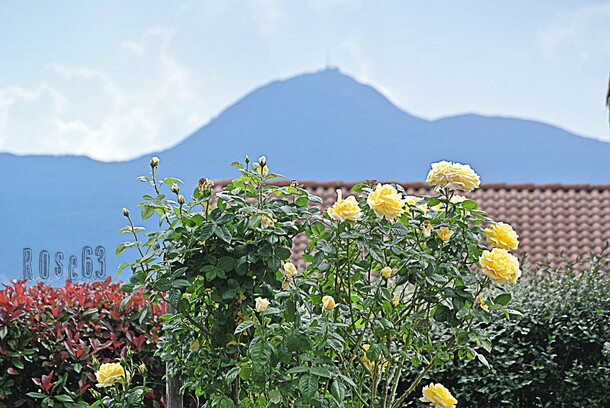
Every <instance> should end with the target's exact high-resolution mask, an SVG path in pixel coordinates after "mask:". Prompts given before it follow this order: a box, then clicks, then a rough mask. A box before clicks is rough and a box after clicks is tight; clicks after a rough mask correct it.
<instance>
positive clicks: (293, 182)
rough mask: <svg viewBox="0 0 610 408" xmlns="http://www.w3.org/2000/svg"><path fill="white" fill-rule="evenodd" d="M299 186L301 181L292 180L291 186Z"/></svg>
mask: <svg viewBox="0 0 610 408" xmlns="http://www.w3.org/2000/svg"><path fill="white" fill-rule="evenodd" d="M298 186H299V182H298V181H296V180H292V181H290V187H294V188H297V187H298Z"/></svg>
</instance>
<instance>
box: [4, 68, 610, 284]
mask: <svg viewBox="0 0 610 408" xmlns="http://www.w3.org/2000/svg"><path fill="white" fill-rule="evenodd" d="M245 154H249V155H250V157H252V158H253V159H256V158H257V157H258V156H259V155H261V154H265V155H266V156H267V158H268V161H269V165H270V167H271V169H272V170H273V171H278V172H280V173H282V174H285V175H286V176H287V177H289V178H291V179H292V178H294V179H299V180H312V179H314V180H320V181H322V180H333V179H334V180H337V179H342V180H346V181H353V180H363V179H378V180H401V181H421V180H423V179H424V178H425V176H426V173H427V171H428V168H429V166H430V163H431V162H434V161H438V160H443V159H445V160H452V161H459V162H462V163H469V164H471V165H472V167H473V168H474V169H475V170H476V171H477V172H478V173H479V174H481V175H482V181H483V182H494V181H497V182H500V181H504V182H536V183H546V182H562V183H610V144H609V143H604V142H600V141H596V140H592V139H587V138H584V137H580V136H577V135H574V134H571V133H569V132H567V131H565V130H562V129H559V128H557V127H554V126H550V125H546V124H542V123H539V122H535V121H528V120H521V119H513V118H502V117H484V116H479V115H460V116H455V117H449V118H444V119H440V120H436V121H427V120H423V119H420V118H417V117H415V116H413V115H410V114H408V113H406V112H404V111H403V110H401V109H399V108H398V107H396V106H395V105H393V104H392V103H391V102H390V101H388V100H387V99H386V98H385V97H384V96H383V95H381V94H380V93H379V92H377V91H376V90H375V89H374V88H372V87H370V86H367V85H363V84H361V83H359V82H357V81H355V80H354V79H352V78H350V77H349V76H346V75H343V74H342V73H340V72H339V71H338V70H336V69H327V70H324V71H321V72H317V73H312V74H305V75H300V76H297V77H295V78H291V79H288V80H284V81H275V82H272V83H271V84H268V85H266V86H263V87H261V88H259V89H257V90H255V91H253V92H252V93H250V94H249V95H247V96H245V97H244V98H243V99H241V100H240V101H238V102H237V103H235V104H234V105H232V106H231V107H229V108H228V109H227V110H225V111H224V112H223V113H222V114H221V115H219V116H218V117H217V118H215V119H214V120H213V121H211V122H210V123H209V124H207V125H205V126H204V127H202V128H201V129H199V130H198V131H196V132H195V133H194V134H192V135H191V136H189V137H188V138H186V139H185V140H184V141H183V142H181V143H179V144H178V145H176V146H174V147H173V148H171V149H168V150H166V151H163V152H159V153H157V154H156V155H158V156H159V157H160V158H161V167H160V173H161V175H162V176H163V177H165V176H174V177H179V178H181V179H182V180H184V181H185V182H186V184H187V186H188V188H187V191H190V189H191V188H193V187H194V186H195V185H196V181H197V179H198V178H199V177H203V176H205V177H208V178H215V179H220V178H230V177H234V176H236V175H238V173H237V172H236V170H235V169H234V168H231V167H229V165H228V164H229V163H230V162H232V161H236V160H242V159H243V156H244V155H245ZM149 157H150V156H149V155H147V156H146V157H141V158H138V159H136V160H132V161H128V162H119V163H101V162H97V161H94V160H91V159H88V158H85V157H76V156H58V157H53V156H15V155H11V154H0V175H2V177H0V189H1V190H0V191H2V192H3V193H2V194H1V195H0V213H1V214H3V218H2V221H3V222H2V224H1V225H2V227H1V231H2V236H3V239H2V246H1V247H0V281H2V280H6V278H7V277H8V278H17V277H21V276H22V275H23V272H24V270H25V271H26V272H28V271H29V270H30V269H29V268H31V270H32V274H33V276H34V277H35V278H36V277H38V278H40V274H41V271H42V274H43V275H44V276H43V277H44V278H45V279H52V278H53V277H56V278H57V279H56V281H57V282H60V281H63V279H65V278H66V276H67V275H68V274H69V273H68V271H69V270H70V271H71V273H72V274H76V275H75V276H76V277H77V278H78V279H82V277H83V274H84V275H86V276H87V275H88V274H89V272H91V274H92V276H95V273H96V271H99V272H102V270H103V269H104V270H105V274H110V275H114V273H115V272H114V271H116V268H117V265H118V264H119V263H120V262H122V261H123V260H125V259H127V258H122V259H119V258H117V257H115V256H114V247H115V246H116V245H117V244H118V243H120V242H121V241H122V240H123V239H125V237H122V236H120V235H119V234H117V233H116V231H117V230H118V229H119V228H120V227H122V226H123V225H124V224H125V222H124V221H125V220H124V218H123V217H122V215H121V208H122V207H128V208H130V209H131V211H132V213H134V214H135V213H138V211H137V207H136V205H137V203H138V201H139V197H140V196H141V195H142V194H144V193H147V192H149V191H148V190H147V189H146V187H147V186H146V185H145V184H144V183H139V182H137V181H136V180H135V179H136V177H137V176H139V175H142V174H146V173H147V172H148V161H149ZM150 226H153V227H154V225H150ZM98 247H100V248H98ZM27 248H29V249H30V251H28V250H27ZM102 248H103V249H102ZM24 249H25V250H24ZM44 251H47V252H44ZM71 257H72V258H71ZM47 265H48V268H47ZM83 265H84V268H83ZM59 266H61V267H59ZM56 267H57V272H58V274H57V275H54V274H55V270H56V269H55V268H56ZM47 270H48V273H49V276H48V277H47V276H46V275H45V273H46V271H47ZM59 272H61V275H60V274H59Z"/></svg>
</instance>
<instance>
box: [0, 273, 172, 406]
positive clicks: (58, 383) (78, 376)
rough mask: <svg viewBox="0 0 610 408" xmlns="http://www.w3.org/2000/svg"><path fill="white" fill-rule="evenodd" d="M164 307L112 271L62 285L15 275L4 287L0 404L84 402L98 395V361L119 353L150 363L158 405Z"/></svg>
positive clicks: (0, 294)
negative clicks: (115, 279) (123, 286)
mask: <svg viewBox="0 0 610 408" xmlns="http://www.w3.org/2000/svg"><path fill="white" fill-rule="evenodd" d="M162 313H163V309H162V307H160V306H157V305H152V304H150V303H149V302H148V301H147V299H145V297H144V295H143V294H142V292H141V291H136V292H134V293H132V294H131V296H130V297H129V298H127V296H126V294H125V293H123V292H121V291H120V290H119V285H118V284H116V283H111V281H110V278H108V279H107V280H105V281H104V282H92V283H82V284H80V283H79V284H73V283H71V282H70V281H68V282H66V285H65V286H64V287H60V288H56V287H51V286H47V285H45V284H43V283H38V284H36V285H35V286H31V285H30V286H28V285H27V284H26V282H25V281H13V283H12V285H10V286H5V288H4V289H2V290H0V407H2V408H8V407H11V408H12V407H41V406H42V407H46V406H57V407H60V406H61V407H68V408H70V407H86V406H88V405H89V403H91V402H93V401H94V400H95V398H94V397H93V395H92V394H91V392H90V390H91V389H92V388H91V387H93V386H94V385H95V384H96V382H97V381H96V378H95V366H97V365H98V363H104V362H115V361H118V360H120V359H121V358H122V359H124V360H129V359H131V360H132V361H133V362H134V363H137V364H141V363H144V364H145V365H146V366H147V367H148V368H149V371H150V374H149V386H150V385H152V386H153V389H154V392H151V393H149V395H148V397H147V400H148V403H149V404H150V405H158V402H159V401H161V398H162V395H163V394H162V391H163V390H162V380H161V376H162V375H163V367H162V366H161V365H160V362H159V361H157V360H155V359H153V353H154V350H155V347H156V343H157V340H158V336H159V335H160V330H161V324H160V320H159V317H160V316H161V314H162ZM135 381H137V378H136V379H135ZM153 401H157V404H153Z"/></svg>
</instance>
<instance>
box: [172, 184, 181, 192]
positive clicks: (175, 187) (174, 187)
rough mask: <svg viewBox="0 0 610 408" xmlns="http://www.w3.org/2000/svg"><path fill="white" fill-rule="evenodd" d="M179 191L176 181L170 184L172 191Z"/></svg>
mask: <svg viewBox="0 0 610 408" xmlns="http://www.w3.org/2000/svg"><path fill="white" fill-rule="evenodd" d="M179 192H180V186H178V184H176V183H174V184H172V193H174V194H178V193H179Z"/></svg>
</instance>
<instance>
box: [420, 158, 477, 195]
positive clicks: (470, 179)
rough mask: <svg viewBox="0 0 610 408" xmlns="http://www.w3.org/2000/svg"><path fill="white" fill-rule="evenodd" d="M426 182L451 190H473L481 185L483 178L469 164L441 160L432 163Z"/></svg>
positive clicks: (436, 187) (437, 187)
mask: <svg viewBox="0 0 610 408" xmlns="http://www.w3.org/2000/svg"><path fill="white" fill-rule="evenodd" d="M426 183H428V184H430V185H431V186H434V187H435V189H437V190H438V189H441V188H447V189H449V190H461V191H472V190H474V189H475V188H477V187H479V185H480V184H481V180H480V179H479V175H478V174H477V173H475V172H474V170H472V169H471V168H470V166H469V165H467V164H460V163H452V162H447V161H440V162H438V163H432V170H430V172H428V177H426Z"/></svg>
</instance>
